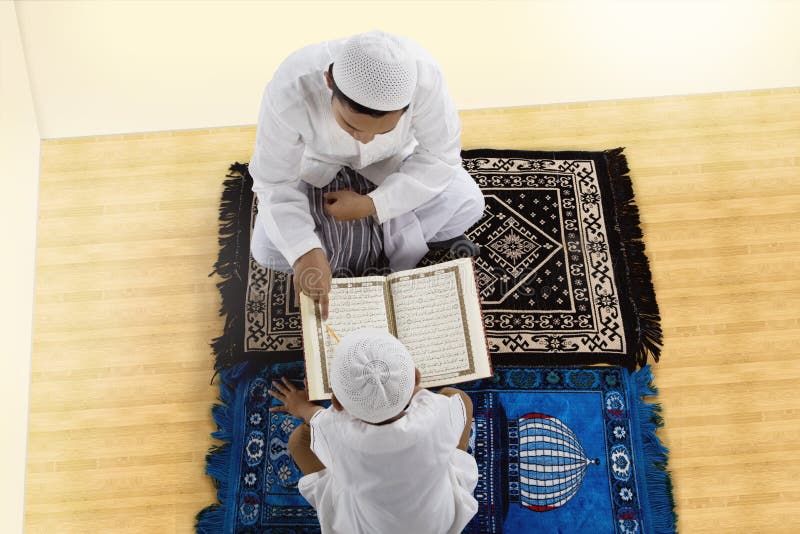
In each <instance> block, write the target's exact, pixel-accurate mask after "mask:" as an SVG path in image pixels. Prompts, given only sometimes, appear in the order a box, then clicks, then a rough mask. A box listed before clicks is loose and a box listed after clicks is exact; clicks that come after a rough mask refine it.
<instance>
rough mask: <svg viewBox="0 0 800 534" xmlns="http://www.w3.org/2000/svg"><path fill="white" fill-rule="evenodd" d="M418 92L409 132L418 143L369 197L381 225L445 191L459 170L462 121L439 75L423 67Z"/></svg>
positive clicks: (435, 69)
mask: <svg viewBox="0 0 800 534" xmlns="http://www.w3.org/2000/svg"><path fill="white" fill-rule="evenodd" d="M424 68H425V70H422V69H421V70H420V83H421V84H422V85H421V86H420V88H419V90H420V91H421V92H422V93H423V94H424V96H423V97H422V98H421V99H420V102H419V103H417V104H416V105H415V107H414V109H413V110H411V111H412V113H413V115H412V117H411V121H412V123H411V128H412V132H413V133H414V137H415V138H416V139H417V141H418V143H419V144H418V145H417V147H416V148H415V149H414V152H412V153H411V155H410V156H409V157H408V158H406V160H405V161H404V162H403V163H402V164H401V165H400V169H399V170H398V171H397V172H395V173H393V174H390V175H389V176H387V177H386V179H385V180H384V182H383V183H382V184H381V185H380V186H378V187H377V188H376V189H375V190H374V191H372V192H371V193H368V195H369V196H370V197H372V201H373V202H374V204H375V212H376V215H377V217H378V220H379V221H380V222H381V223H383V222H385V221H387V220H389V219H393V218H395V217H397V216H399V215H402V214H404V213H408V212H409V211H411V210H413V209H416V208H418V207H419V206H421V205H422V204H424V203H425V202H427V201H429V200H431V199H432V198H434V197H435V196H436V195H438V194H439V193H441V192H442V191H444V189H445V188H446V187H447V185H448V184H449V183H450V180H452V178H453V176H454V174H455V172H456V171H457V170H458V169H459V168H460V167H461V121H460V120H459V118H458V111H457V110H456V108H455V104H454V103H453V101H452V99H451V98H450V95H449V94H448V91H447V87H446V85H445V82H444V78H443V76H442V73H441V71H440V70H439V69H438V67H437V66H435V65H432V64H425V65H424Z"/></svg>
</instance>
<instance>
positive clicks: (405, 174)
mask: <svg viewBox="0 0 800 534" xmlns="http://www.w3.org/2000/svg"><path fill="white" fill-rule="evenodd" d="M345 41H346V39H341V40H336V41H328V42H323V43H319V44H314V45H310V46H307V47H305V48H302V49H300V50H298V51H297V52H295V53H293V54H292V55H290V56H289V57H288V58H287V59H286V60H285V61H284V62H283V63H282V64H281V65H280V66H279V67H278V70H277V71H276V73H275V75H274V77H273V79H272V80H271V81H270V82H269V84H267V87H266V89H265V90H264V95H263V98H262V102H261V109H260V112H259V119H258V129H257V133H256V146H255V149H254V151H253V155H252V157H251V159H250V174H251V176H252V177H253V182H254V183H253V191H254V192H255V193H256V195H258V201H259V214H258V217H257V219H256V228H255V230H254V232H253V240H252V244H251V250H252V253H253V257H254V258H255V259H256V261H258V262H259V263H261V264H262V265H265V266H267V267H270V268H273V269H277V270H282V271H289V270H291V266H292V265H293V264H294V262H295V261H296V260H297V259H298V258H299V257H300V256H302V255H303V254H305V253H306V252H308V251H310V250H311V249H314V248H322V249H323V250H325V244H324V243H322V242H321V240H320V238H319V235H318V234H317V233H316V232H315V224H314V221H313V219H312V216H311V213H310V210H309V203H308V196H307V191H308V189H307V188H308V187H324V186H325V185H327V184H328V183H330V182H331V180H332V179H333V178H334V177H335V176H336V173H337V172H338V171H339V169H340V168H341V167H343V166H348V167H351V168H352V169H355V170H357V171H358V172H359V173H361V174H362V175H364V176H365V177H366V178H367V179H368V180H370V181H371V182H373V183H374V184H376V185H377V187H376V188H375V190H374V191H372V192H371V193H369V196H370V197H372V200H373V202H374V204H375V209H376V212H377V213H376V217H377V219H378V221H379V222H380V223H381V225H382V229H383V238H384V251H385V253H386V256H387V257H388V259H389V263H390V267H391V268H392V270H395V271H396V270H401V269H409V268H413V267H414V266H415V265H416V264H417V262H418V261H419V260H420V259H421V258H422V256H424V255H425V253H426V252H427V251H428V247H427V245H426V243H428V242H433V241H444V240H447V239H451V238H453V237H457V236H458V235H460V234H461V233H463V232H464V231H465V230H467V229H468V228H469V227H470V226H472V225H473V224H474V223H475V222H477V221H478V219H480V217H481V214H482V213H483V207H484V203H483V196H482V195H481V192H480V190H479V189H478V187H477V185H476V184H475V182H474V181H473V180H472V178H471V177H470V176H469V175H468V174H467V173H466V171H464V170H463V168H462V167H461V157H460V152H461V122H460V121H459V118H458V113H457V111H456V109H455V106H454V104H453V102H452V100H451V98H450V96H449V94H448V92H447V88H446V86H445V83H444V78H443V76H442V72H441V70H440V68H439V66H438V64H437V63H436V62H435V60H434V59H433V58H432V57H431V56H430V55H429V54H428V53H427V52H425V51H424V50H423V49H422V48H421V47H419V45H417V44H415V43H414V42H412V41H410V40H406V39H404V41H405V42H406V43H407V46H408V47H409V48H410V49H411V50H412V51H413V53H414V55H415V57H416V63H417V87H416V89H415V91H414V96H413V98H412V100H411V103H410V105H409V108H408V110H407V111H406V112H405V113H404V114H403V116H402V118H401V119H400V122H398V124H397V126H396V127H395V128H394V130H392V131H391V132H389V133H386V134H382V135H377V136H375V138H374V140H373V141H371V142H370V143H366V144H362V143H360V142H358V141H356V140H355V139H354V138H353V137H351V136H350V135H349V134H348V133H347V132H345V131H344V130H342V128H341V127H340V126H339V125H338V124H337V122H336V120H335V119H334V116H333V113H332V109H331V90H330V89H329V88H328V86H327V84H326V81H325V76H324V72H325V71H326V70H327V69H328V66H329V65H330V64H331V63H332V62H333V60H334V57H335V56H336V54H337V52H338V51H339V50H340V49H341V47H343V46H344V43H345Z"/></svg>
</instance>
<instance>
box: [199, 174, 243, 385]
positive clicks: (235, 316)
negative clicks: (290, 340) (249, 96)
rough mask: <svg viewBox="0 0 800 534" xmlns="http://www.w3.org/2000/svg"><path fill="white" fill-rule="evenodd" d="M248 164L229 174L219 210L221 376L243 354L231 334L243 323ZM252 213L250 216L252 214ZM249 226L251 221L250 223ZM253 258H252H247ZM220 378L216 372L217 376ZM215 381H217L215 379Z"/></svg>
mask: <svg viewBox="0 0 800 534" xmlns="http://www.w3.org/2000/svg"><path fill="white" fill-rule="evenodd" d="M247 169H248V167H247V164H246V163H239V162H236V163H234V164H232V165H231V166H230V167H229V168H228V170H229V171H230V172H229V174H227V175H226V177H227V178H230V179H229V180H225V182H224V184H223V186H224V189H223V191H222V199H221V201H220V207H219V237H218V242H219V247H220V248H219V255H218V257H217V261H216V263H215V264H214V269H213V270H212V271H211V273H210V274H209V276H213V275H214V274H217V275H219V277H220V278H221V279H222V281H220V282H218V283H217V288H218V289H219V292H220V296H221V300H222V304H221V306H220V310H219V314H220V316H224V317H225V326H224V330H223V334H222V335H221V336H219V337H217V338H214V339H213V340H212V342H211V347H212V350H213V353H214V355H215V357H216V361H215V365H214V367H215V369H216V371H217V373H218V372H219V371H220V369H224V368H227V367H230V366H231V365H233V364H234V363H235V362H236V360H237V355H239V353H240V352H241V350H239V349H240V347H238V346H237V342H236V336H233V335H230V334H231V333H232V332H235V331H236V327H237V326H238V324H239V322H240V321H241V320H242V317H241V313H242V309H241V308H242V302H241V300H242V295H243V294H244V290H245V282H244V280H242V279H241V276H240V275H239V262H240V261H241V258H242V257H243V256H242V255H241V254H240V251H239V250H238V247H239V241H240V239H239V237H240V236H239V233H240V232H241V226H240V223H239V218H240V217H241V214H242V205H241V204H242V202H243V200H244V193H245V187H246V185H247V180H246V176H247ZM249 212H250V211H249V210H247V213H248V214H249ZM248 223H249V221H248ZM247 257H249V255H248V256H247ZM215 376H216V373H215ZM211 380H212V382H213V380H214V379H213V378H212V379H211Z"/></svg>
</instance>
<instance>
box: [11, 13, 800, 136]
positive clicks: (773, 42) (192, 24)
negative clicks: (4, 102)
mask: <svg viewBox="0 0 800 534" xmlns="http://www.w3.org/2000/svg"><path fill="white" fill-rule="evenodd" d="M17 10H18V14H19V20H20V28H21V32H22V38H23V42H24V46H25V52H26V56H27V60H28V68H29V72H30V76H31V83H32V88H33V96H34V102H35V105H36V110H37V113H38V116H39V121H40V129H41V134H42V137H43V138H54V137H72V136H84V135H97V134H109V133H124V132H142V131H158V130H173V129H185V128H206V127H214V126H228V125H239V124H253V123H255V121H256V116H257V111H258V109H257V108H258V103H259V99H260V96H261V92H262V90H263V86H264V84H265V83H266V82H267V81H268V80H269V79H270V77H271V74H272V72H273V70H274V69H275V67H276V66H277V65H278V63H279V62H280V61H281V60H282V59H283V58H284V57H285V56H286V55H287V54H289V53H290V52H291V51H293V50H295V49H297V48H299V47H300V46H302V45H304V44H308V43H311V42H316V41H319V40H324V39H330V38H336V37H344V36H347V35H350V34H353V33H357V32H360V31H366V30H369V29H373V28H381V29H384V30H386V31H393V32H396V33H400V34H404V35H407V36H409V37H412V38H414V39H416V40H417V41H419V42H420V43H421V44H422V45H423V46H425V47H426V48H428V49H429V50H430V51H431V52H432V53H433V54H434V55H435V56H436V57H437V58H438V59H439V60H440V62H441V64H442V66H443V68H444V70H445V74H446V76H447V79H448V83H449V86H450V89H451V92H452V94H453V97H454V99H455V101H456V104H457V106H458V107H459V108H461V109H471V108H482V107H498V106H519V105H529V104H543V103H552V102H575V101H587V100H605V99H617V98H631V97H641V96H660V95H671V94H689V93H707V92H719V91H733V90H743V89H758V88H775V87H787V86H797V85H800V37H798V35H800V32H798V31H797V27H798V25H800V1H792V0H787V1H779V0H751V1H740V2H737V1H734V0H715V1H712V0H636V1H611V0H605V1H602V0H596V1H589V2H577V1H566V0H565V1H558V2H552V1H528V2H525V1H516V2H508V1H506V2H488V1H486V2H463V1H430V2H409V1H406V2H396V1H384V2H381V1H373V2H366V1H356V2H353V1H350V2H344V1H342V2H338V1H337V2H319V1H317V2H278V1H272V2H238V1H237V2H234V1H230V2H222V1H206V2H192V1H150V2H147V1H138V0H136V1H122V0H117V1H110V2H89V1H85V0H80V1H77V0H74V1H61V0H56V1H36V2H17Z"/></svg>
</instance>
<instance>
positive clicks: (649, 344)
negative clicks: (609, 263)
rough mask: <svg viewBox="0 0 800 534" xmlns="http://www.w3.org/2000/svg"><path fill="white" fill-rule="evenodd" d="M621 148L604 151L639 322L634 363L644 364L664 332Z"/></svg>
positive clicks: (655, 355)
mask: <svg viewBox="0 0 800 534" xmlns="http://www.w3.org/2000/svg"><path fill="white" fill-rule="evenodd" d="M623 150H624V148H622V147H620V148H615V149H612V150H606V151H605V152H604V154H605V157H606V161H607V162H608V170H609V178H610V181H611V188H612V190H613V194H614V208H615V212H616V216H617V226H618V228H619V232H620V237H621V240H622V248H623V253H624V255H625V259H626V264H627V267H628V280H629V284H628V286H629V293H630V297H631V302H632V305H633V308H634V310H635V315H636V316H637V317H638V321H639V325H638V328H637V335H638V342H637V349H636V353H635V356H636V361H637V363H638V364H639V365H640V366H644V365H647V356H648V354H650V355H651V356H652V357H653V360H654V361H658V359H659V356H660V355H661V346H662V344H663V335H662V331H661V315H660V314H659V310H658V303H657V302H656V293H655V289H654V288H653V277H652V273H651V272H650V262H649V260H648V259H647V255H646V254H645V245H644V241H643V233H642V229H641V226H640V223H641V221H640V219H639V208H638V207H637V206H636V202H635V200H634V198H633V183H632V182H631V178H630V176H629V175H628V173H629V172H630V169H629V168H628V161H627V158H626V157H625V155H624V154H623V153H622V151H623Z"/></svg>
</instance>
